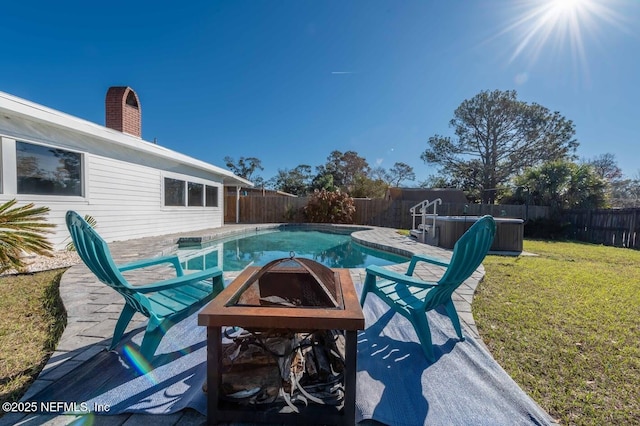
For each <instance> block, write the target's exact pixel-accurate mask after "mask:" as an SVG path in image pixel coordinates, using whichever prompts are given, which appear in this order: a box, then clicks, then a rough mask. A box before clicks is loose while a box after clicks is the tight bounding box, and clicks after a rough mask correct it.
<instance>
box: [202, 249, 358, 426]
mask: <svg viewBox="0 0 640 426" xmlns="http://www.w3.org/2000/svg"><path fill="white" fill-rule="evenodd" d="M198 324H199V325H201V326H206V327H207V422H208V423H209V424H216V423H218V422H240V423H241V422H260V423H296V424H318V423H321V424H344V425H347V424H349V425H353V424H355V386H356V349H357V348H356V346H357V330H362V329H364V315H363V313H362V309H361V308H360V304H359V302H358V297H357V295H356V292H355V289H354V286H353V282H352V281H351V276H350V273H349V270H348V269H329V268H327V267H326V266H323V265H321V264H319V263H317V262H314V261H311V260H308V259H299V258H293V256H292V257H291V259H279V260H276V261H273V262H271V263H270V264H269V265H266V266H265V267H263V268H259V267H248V268H246V269H245V270H244V271H243V272H242V273H241V274H240V275H239V276H238V278H236V279H235V280H234V281H233V282H232V283H231V284H230V285H229V286H228V287H227V288H225V289H224V290H223V291H222V292H221V293H220V294H219V295H218V296H217V297H216V298H215V299H214V300H212V301H211V302H210V303H209V304H208V305H207V306H206V307H205V308H204V309H203V310H202V311H201V312H200V314H199V315H198ZM232 326H236V327H242V328H243V329H246V330H251V332H256V333H258V334H259V333H261V332H262V331H266V330H269V332H271V333H272V332H273V331H274V330H275V331H276V332H278V331H281V332H282V333H291V332H293V333H298V332H299V333H316V332H318V331H323V330H331V332H334V333H339V335H340V337H342V336H344V338H343V342H344V348H343V349H344V371H343V372H342V373H341V374H342V380H343V389H344V399H343V403H342V404H341V406H335V405H321V404H312V403H309V404H306V405H300V406H298V405H297V406H296V408H298V410H297V411H298V412H294V413H292V412H288V411H287V404H279V403H278V402H276V403H275V404H270V405H269V409H262V407H260V406H259V405H255V406H247V405H242V404H239V403H236V402H235V401H230V400H229V398H225V395H224V394H223V391H222V386H223V381H222V376H223V371H225V370H224V368H228V366H223V344H222V339H223V332H222V327H232ZM239 349H240V347H238V350H239ZM237 352H238V351H236V354H235V356H237ZM224 374H226V373H224ZM280 405H281V407H282V409H279V407H280ZM290 406H291V404H289V407H290Z"/></svg>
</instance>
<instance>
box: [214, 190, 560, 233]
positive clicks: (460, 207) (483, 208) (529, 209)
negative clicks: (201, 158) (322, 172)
mask: <svg viewBox="0 0 640 426" xmlns="http://www.w3.org/2000/svg"><path fill="white" fill-rule="evenodd" d="M354 203H355V206H356V212H355V215H354V223H355V224H357V225H372V226H384V227H388V228H401V229H410V228H411V227H412V224H411V220H412V219H411V214H410V212H409V209H410V208H411V207H413V206H414V205H416V204H417V203H416V202H415V201H392V200H383V199H368V198H366V199H365V198H356V199H354ZM239 205H240V220H239V222H240V223H283V222H304V221H305V218H304V215H303V214H302V209H303V207H304V206H306V205H307V198H306V197H299V198H295V197H280V196H275V197H271V196H266V197H240V200H239ZM465 210H466V212H465ZM437 212H438V214H439V215H443V216H462V215H464V214H465V213H466V215H469V216H481V215H485V214H490V215H493V216H495V217H513V218H521V219H538V218H546V217H548V215H549V208H548V207H543V206H525V205H491V204H445V203H443V204H441V205H439V206H438V210H437ZM224 221H225V222H227V223H235V222H236V197H235V196H226V197H225V215H224Z"/></svg>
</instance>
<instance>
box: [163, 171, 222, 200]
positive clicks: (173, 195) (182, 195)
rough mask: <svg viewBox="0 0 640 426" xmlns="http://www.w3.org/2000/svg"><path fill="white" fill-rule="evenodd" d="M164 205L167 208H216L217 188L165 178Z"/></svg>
mask: <svg viewBox="0 0 640 426" xmlns="http://www.w3.org/2000/svg"><path fill="white" fill-rule="evenodd" d="M164 205H165V206H167V207H185V206H186V207H218V206H219V202H218V187H217V186H210V185H205V184H204V183H199V182H190V181H187V180H183V179H176V178H170V177H165V178H164Z"/></svg>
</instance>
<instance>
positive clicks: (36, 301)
mask: <svg viewBox="0 0 640 426" xmlns="http://www.w3.org/2000/svg"><path fill="white" fill-rule="evenodd" d="M62 272H63V270H61V269H59V270H55V271H47V272H40V273H36V274H23V275H15V276H12V275H8V276H5V277H0V312H2V315H0V403H2V402H5V401H16V400H18V399H19V398H20V397H21V396H22V395H23V394H24V392H26V390H27V389H28V388H29V385H30V384H31V383H32V382H33V380H34V379H35V378H36V377H37V375H38V373H39V372H40V370H42V368H43V367H44V365H45V364H46V362H47V360H48V359H49V356H50V355H51V353H52V352H53V350H54V349H55V346H56V344H57V343H58V339H59V338H60V336H61V335H62V331H63V330H64V325H65V314H64V309H63V307H62V303H61V302H60V296H59V292H58V286H59V283H60V277H61V276H62ZM2 414H3V413H2V412H1V411H0V416H1V415H2Z"/></svg>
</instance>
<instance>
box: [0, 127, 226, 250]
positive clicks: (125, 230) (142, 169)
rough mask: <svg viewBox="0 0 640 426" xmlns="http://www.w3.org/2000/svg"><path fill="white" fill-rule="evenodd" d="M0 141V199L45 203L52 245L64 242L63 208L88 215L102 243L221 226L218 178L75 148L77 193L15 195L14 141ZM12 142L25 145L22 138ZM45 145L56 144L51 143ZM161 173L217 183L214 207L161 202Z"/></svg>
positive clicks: (162, 180)
mask: <svg viewBox="0 0 640 426" xmlns="http://www.w3.org/2000/svg"><path fill="white" fill-rule="evenodd" d="M0 139H1V143H2V151H1V156H2V160H3V162H2V166H3V167H2V193H1V194H0V202H6V201H8V200H11V199H14V198H15V199H16V200H17V201H18V205H24V204H27V203H34V204H35V205H36V206H38V207H40V206H46V207H49V209H50V212H49V213H48V215H47V218H48V221H49V222H50V223H53V224H55V225H56V229H55V233H54V234H51V235H49V236H48V239H49V241H51V243H52V244H54V246H55V247H56V248H57V249H61V248H63V247H64V245H65V244H66V243H67V242H68V241H69V239H68V231H67V228H66V224H65V214H66V212H67V210H75V211H77V212H78V213H79V214H81V215H83V216H84V215H86V214H88V215H91V216H93V217H94V218H95V219H96V221H97V227H98V228H97V229H98V230H99V232H100V235H101V236H102V237H103V238H104V239H105V240H106V241H108V242H110V241H122V240H129V239H134V238H141V237H146V236H153V235H159V234H171V233H183V232H184V233H188V232H189V231H196V230H200V229H207V228H216V227H220V226H222V225H223V211H224V206H223V198H224V197H223V196H222V194H224V189H223V185H222V183H221V181H220V179H215V178H214V177H209V178H208V179H205V178H202V177H197V176H193V175H192V174H185V173H176V172H169V171H165V170H160V169H157V168H154V167H148V166H145V165H141V164H135V163H132V162H127V161H123V160H121V159H114V158H108V157H104V156H102V155H95V154H91V153H90V152H86V151H78V152H79V153H81V155H82V160H83V181H84V182H83V195H82V196H60V195H38V194H35V195H34V194H17V191H16V187H17V186H16V178H15V176H16V161H15V157H16V155H15V152H16V148H15V146H16V144H15V141H16V139H15V138H10V137H6V136H4V137H1V138H0ZM18 140H19V141H24V142H28V143H30V141H28V140H25V138H21V139H18ZM46 146H50V147H52V148H53V147H56V145H55V144H53V143H52V144H50V145H46ZM183 171H184V170H183ZM194 174H196V173H194ZM165 177H168V178H172V179H179V180H184V181H187V182H193V183H200V184H205V185H209V186H214V187H217V188H218V203H217V204H218V207H186V206H181V207H169V206H164V187H163V182H164V178H165Z"/></svg>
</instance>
